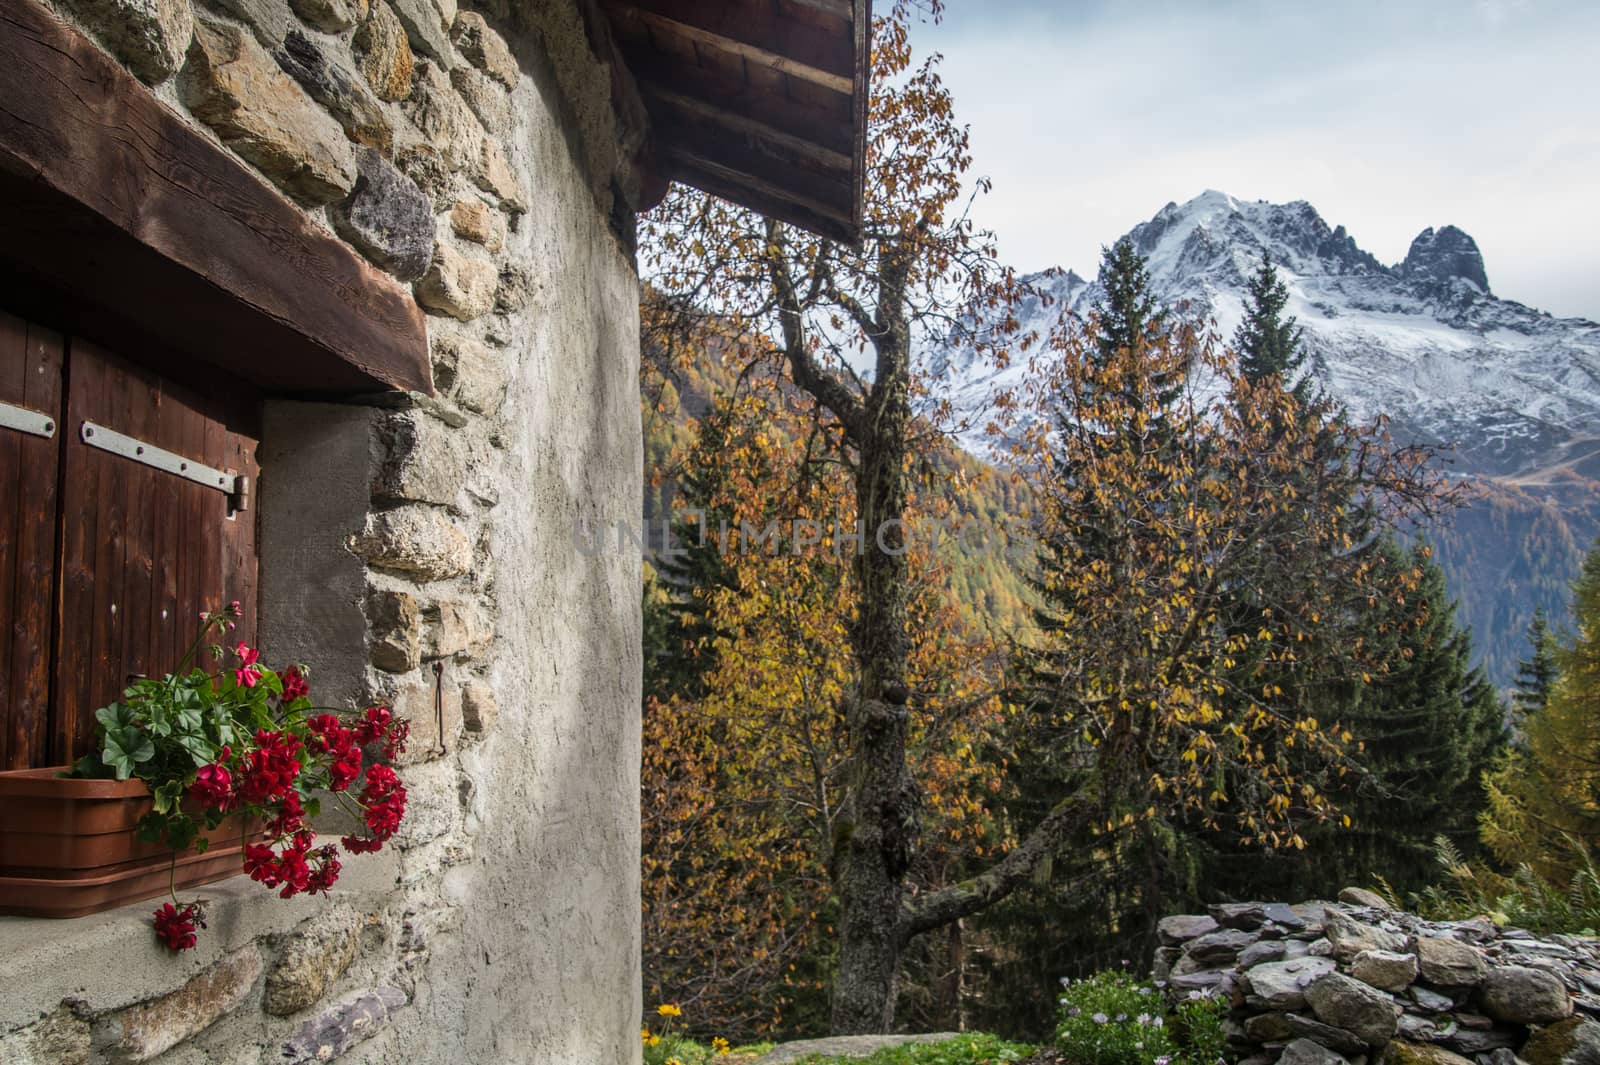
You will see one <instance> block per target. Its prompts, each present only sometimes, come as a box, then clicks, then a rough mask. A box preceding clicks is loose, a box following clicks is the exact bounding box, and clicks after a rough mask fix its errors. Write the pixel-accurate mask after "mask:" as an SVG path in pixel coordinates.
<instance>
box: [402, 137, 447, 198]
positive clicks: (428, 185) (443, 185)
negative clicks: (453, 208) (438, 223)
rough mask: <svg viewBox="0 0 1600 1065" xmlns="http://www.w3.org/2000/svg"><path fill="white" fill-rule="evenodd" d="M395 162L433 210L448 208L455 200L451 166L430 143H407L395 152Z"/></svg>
mask: <svg viewBox="0 0 1600 1065" xmlns="http://www.w3.org/2000/svg"><path fill="white" fill-rule="evenodd" d="M394 161H395V165H396V166H398V167H399V168H400V172H401V173H403V174H404V175H405V176H406V177H408V178H410V179H411V180H412V181H414V182H416V185H417V188H419V189H421V190H422V194H423V195H424V196H426V197H428V202H429V203H430V204H432V205H433V208H434V210H435V211H443V210H448V209H449V207H450V205H451V204H453V203H454V202H455V198H456V197H455V187H454V186H455V182H454V180H453V179H452V177H451V175H450V167H449V166H448V165H447V164H446V163H445V161H444V156H442V155H440V154H439V153H438V151H437V150H435V149H434V147H433V145H431V144H423V143H417V144H408V145H406V146H404V147H402V148H400V149H399V150H397V151H396V152H395V155H394Z"/></svg>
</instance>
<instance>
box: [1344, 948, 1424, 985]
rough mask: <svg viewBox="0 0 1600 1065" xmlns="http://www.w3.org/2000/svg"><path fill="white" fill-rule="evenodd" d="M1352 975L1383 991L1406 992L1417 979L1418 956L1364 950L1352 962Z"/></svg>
mask: <svg viewBox="0 0 1600 1065" xmlns="http://www.w3.org/2000/svg"><path fill="white" fill-rule="evenodd" d="M1350 975H1351V976H1353V977H1355V978H1356V979H1357V980H1360V981H1361V982H1362V983H1364V984H1370V985H1372V986H1373V987H1376V988H1379V989H1381V990H1383V991H1404V990H1405V989H1406V988H1408V987H1410V986H1411V984H1412V981H1414V980H1416V978H1417V956H1416V955H1415V954H1410V953H1406V954H1398V953H1392V952H1390V951H1386V950H1364V951H1362V952H1361V953H1360V954H1357V955H1356V956H1355V958H1354V959H1352V960H1351V962H1350Z"/></svg>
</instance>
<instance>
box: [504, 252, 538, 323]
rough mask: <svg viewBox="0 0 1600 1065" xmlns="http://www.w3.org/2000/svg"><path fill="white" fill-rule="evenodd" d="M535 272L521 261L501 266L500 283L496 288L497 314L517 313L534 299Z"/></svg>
mask: <svg viewBox="0 0 1600 1065" xmlns="http://www.w3.org/2000/svg"><path fill="white" fill-rule="evenodd" d="M533 286H534V281H533V273H532V271H530V270H529V269H528V268H527V267H526V266H523V265H522V264H520V263H506V264H505V265H504V266H502V267H500V284H499V286H498V287H496V288H495V290H494V309H495V313H497V314H516V313H517V312H518V311H520V310H522V309H523V308H524V307H526V306H527V305H528V303H529V301H531V300H532V299H533Z"/></svg>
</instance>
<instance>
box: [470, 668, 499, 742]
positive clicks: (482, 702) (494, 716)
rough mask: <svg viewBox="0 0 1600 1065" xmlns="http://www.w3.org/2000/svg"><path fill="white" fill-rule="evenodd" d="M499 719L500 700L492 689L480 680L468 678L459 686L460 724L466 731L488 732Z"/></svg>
mask: <svg viewBox="0 0 1600 1065" xmlns="http://www.w3.org/2000/svg"><path fill="white" fill-rule="evenodd" d="M498 720H500V700H499V699H498V698H496V697H495V694H494V689H493V688H492V687H490V686H489V685H488V684H486V683H484V682H483V681H481V680H470V681H468V682H467V683H466V684H464V685H462V688H461V724H462V725H463V726H464V727H465V728H466V730H467V731H468V732H473V733H484V732H489V731H490V730H492V729H493V728H494V726H495V722H496V721H498Z"/></svg>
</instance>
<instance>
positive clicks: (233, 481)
mask: <svg viewBox="0 0 1600 1065" xmlns="http://www.w3.org/2000/svg"><path fill="white" fill-rule="evenodd" d="M80 435H81V436H82V438H83V442H84V443H85V444H88V445H89V446H90V447H95V448H99V449H100V450H101V451H109V452H111V453H112V454H113V455H121V456H122V457H123V458H128V459H132V460H133V461H135V462H139V463H143V464H144V465H146V466H151V467H154V468H155V469H158V470H162V471H164V472H166V473H173V474H177V475H178V476H179V477H182V478H183V479H184V480H186V481H193V482H194V483H195V484H198V485H204V486H205V487H207V488H215V489H216V490H217V491H219V492H221V493H223V494H224V495H228V496H232V495H233V494H234V493H235V490H236V489H237V481H238V480H239V478H238V477H237V475H235V474H232V473H228V472H227V471H225V470H217V469H212V468H211V467H210V466H207V465H205V464H204V463H202V462H194V461H192V460H190V459H186V458H184V457H183V456H182V455H178V454H174V453H173V452H171V451H167V450H165V449H163V448H159V447H156V446H155V445H154V444H147V443H145V442H144V441H142V440H135V439H134V438H133V437H131V436H127V435H125V434H123V433H119V432H117V431H116V430H115V429H107V428H106V427H105V426H103V425H96V424H95V423H94V422H84V423H83V428H82V429H81V430H80Z"/></svg>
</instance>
